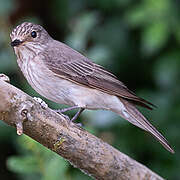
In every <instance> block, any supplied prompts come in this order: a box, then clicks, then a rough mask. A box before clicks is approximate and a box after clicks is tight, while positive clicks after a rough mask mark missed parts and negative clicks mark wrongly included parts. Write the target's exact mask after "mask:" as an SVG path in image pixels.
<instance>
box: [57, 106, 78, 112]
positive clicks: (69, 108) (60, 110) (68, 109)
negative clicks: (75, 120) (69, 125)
mask: <svg viewBox="0 0 180 180" xmlns="http://www.w3.org/2000/svg"><path fill="white" fill-rule="evenodd" d="M77 108H79V107H78V106H72V107H68V108H64V109H58V110H55V111H56V112H57V113H64V112H66V111H71V110H73V109H77Z"/></svg>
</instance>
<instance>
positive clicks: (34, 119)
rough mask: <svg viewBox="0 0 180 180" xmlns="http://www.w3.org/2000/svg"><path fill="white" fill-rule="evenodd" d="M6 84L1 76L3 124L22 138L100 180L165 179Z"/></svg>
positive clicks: (0, 95) (0, 112)
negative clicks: (37, 144)
mask: <svg viewBox="0 0 180 180" xmlns="http://www.w3.org/2000/svg"><path fill="white" fill-rule="evenodd" d="M5 81H8V77H6V76H5V75H2V74H0V120H3V121H4V122H5V123H7V124H9V125H10V126H14V127H16V129H17V134H18V135H21V134H22V133H24V134H27V135H28V136H30V137H32V138H33V139H35V140H36V141H38V142H39V143H41V144H43V145H44V146H45V147H47V148H49V149H51V150H52V151H54V152H56V153H57V154H59V155H60V156H62V157H63V158H65V159H67V160H68V161H69V162H70V163H71V164H73V165H74V166H75V167H77V168H79V169H81V170H82V171H83V172H85V173H87V174H89V175H90V176H92V177H94V178H96V179H100V180H111V179H112V180H117V179H118V180H119V179H121V180H126V179H133V180H137V179H138V180H139V179H153V180H155V179H156V180H162V179H163V178H161V177H160V176H158V175H157V174H155V173H154V172H152V171H151V170H149V169H148V168H147V167H145V166H144V165H141V164H140V163H138V162H136V161H135V160H133V159H131V158H129V157H128V156H127V155H125V154H123V153H121V152H119V151H118V150H116V149H115V148H113V147H112V146H110V145H109V144H107V143H105V142H103V141H102V140H101V139H99V138H97V137H95V136H94V135H92V134H90V133H88V132H87V131H85V130H84V129H82V128H80V127H78V126H77V125H76V124H74V123H70V122H69V121H68V120H66V119H65V118H64V117H63V116H61V115H59V114H57V113H56V112H55V111H53V110H51V109H50V108H45V109H44V108H42V106H41V105H40V104H39V103H38V102H36V101H35V100H34V99H33V98H32V97H30V96H28V95H27V94H25V93H24V92H22V91H21V90H19V89H17V88H16V87H14V86H12V85H10V84H9V83H7V82H5Z"/></svg>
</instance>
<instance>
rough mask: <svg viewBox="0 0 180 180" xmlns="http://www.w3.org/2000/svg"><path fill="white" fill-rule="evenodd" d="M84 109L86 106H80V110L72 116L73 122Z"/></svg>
mask: <svg viewBox="0 0 180 180" xmlns="http://www.w3.org/2000/svg"><path fill="white" fill-rule="evenodd" d="M84 110H85V109H84V108H80V109H79V110H78V112H77V113H76V114H75V115H74V116H73V117H72V119H71V122H73V121H75V120H76V119H77V118H78V117H79V116H80V114H81V113H82V112H83V111H84Z"/></svg>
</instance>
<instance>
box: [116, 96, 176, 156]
mask: <svg viewBox="0 0 180 180" xmlns="http://www.w3.org/2000/svg"><path fill="white" fill-rule="evenodd" d="M120 101H121V103H123V105H124V109H123V110H117V109H116V110H114V112H116V113H118V114H119V115H120V116H122V117H123V118H125V119H126V120H128V121H129V122H131V123H132V124H134V125H135V126H138V127H139V128H141V129H144V130H145V131H147V132H149V133H151V134H152V135H153V136H154V137H155V138H156V139H157V140H158V141H159V142H160V143H161V144H162V145H163V146H164V147H165V148H166V149H167V150H168V151H170V152H171V153H174V150H173V149H172V148H171V146H170V145H169V143H168V141H167V140H166V139H165V138H164V137H163V136H162V134H161V133H160V132H158V130H157V129H156V128H155V127H154V126H153V125H152V124H151V123H150V122H149V121H148V120H147V119H146V118H145V117H144V116H143V115H142V114H141V113H140V112H139V111H138V110H137V109H136V107H135V105H134V104H133V103H131V102H128V101H127V100H125V99H122V98H121V99H120Z"/></svg>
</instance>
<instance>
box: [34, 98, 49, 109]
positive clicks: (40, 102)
mask: <svg viewBox="0 0 180 180" xmlns="http://www.w3.org/2000/svg"><path fill="white" fill-rule="evenodd" d="M33 99H34V100H35V101H36V102H38V103H39V104H40V105H41V107H42V108H43V109H46V108H48V105H47V104H46V103H45V102H44V101H43V100H42V99H41V98H39V97H33Z"/></svg>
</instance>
